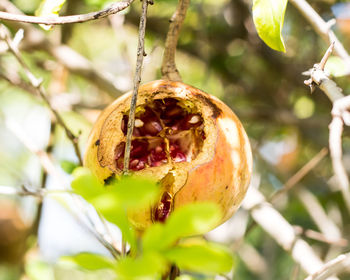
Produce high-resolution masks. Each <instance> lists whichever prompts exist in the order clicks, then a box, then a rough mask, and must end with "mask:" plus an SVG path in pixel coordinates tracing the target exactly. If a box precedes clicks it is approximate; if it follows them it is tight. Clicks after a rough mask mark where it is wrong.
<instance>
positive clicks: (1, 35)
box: [0, 25, 83, 165]
mask: <svg viewBox="0 0 350 280" xmlns="http://www.w3.org/2000/svg"><path fill="white" fill-rule="evenodd" d="M0 28H1V30H0V39H2V40H4V41H5V42H6V44H7V45H8V48H9V51H10V52H11V53H12V54H13V55H14V57H15V58H16V59H17V61H18V62H19V64H20V65H21V66H22V68H23V70H24V72H25V74H26V76H27V78H28V80H29V83H30V85H31V87H33V88H34V89H35V91H36V93H37V94H38V95H39V96H40V97H41V98H42V99H43V100H44V102H45V103H46V104H47V106H48V107H49V108H50V110H51V112H52V113H53V114H54V116H55V118H56V120H57V123H58V124H60V125H61V126H62V127H63V129H64V131H65V133H66V135H67V137H68V139H69V140H70V141H71V142H72V144H73V147H74V151H75V154H76V155H77V158H78V160H79V164H80V165H83V160H82V157H81V154H80V150H79V145H78V140H79V139H78V137H76V136H75V135H74V134H73V132H72V131H71V130H70V129H69V128H68V127H67V125H66V123H65V122H64V120H63V119H62V117H61V115H60V114H59V113H58V112H57V111H56V110H55V109H54V108H53V107H52V105H51V103H50V101H49V99H48V98H47V97H46V93H45V89H44V88H43V87H42V86H41V83H42V81H41V80H40V79H37V78H36V77H35V75H34V74H33V73H32V72H31V70H30V69H29V67H28V65H27V64H26V63H25V61H24V60H23V57H22V55H21V53H20V52H19V50H18V47H17V46H18V44H14V42H13V41H12V39H11V38H10V36H9V35H8V32H7V30H6V28H5V27H4V26H3V25H1V26H0ZM22 83H23V81H22ZM31 91H32V90H31Z"/></svg>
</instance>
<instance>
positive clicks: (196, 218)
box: [165, 202, 222, 238]
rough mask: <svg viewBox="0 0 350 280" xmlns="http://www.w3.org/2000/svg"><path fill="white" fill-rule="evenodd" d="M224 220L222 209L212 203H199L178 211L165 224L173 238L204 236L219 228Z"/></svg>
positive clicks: (183, 207) (167, 232)
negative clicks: (216, 227) (222, 219)
mask: <svg viewBox="0 0 350 280" xmlns="http://www.w3.org/2000/svg"><path fill="white" fill-rule="evenodd" d="M221 218H222V213H221V209H220V207H219V206H218V205H217V204H216V203H212V202H197V203H191V204H187V205H185V206H182V207H180V208H178V209H176V210H175V211H174V212H173V213H172V214H171V215H170V217H169V219H168V220H167V222H166V224H165V228H166V234H167V235H169V236H173V238H178V237H186V236H191V235H197V234H203V233H206V232H208V231H210V230H212V229H213V228H214V227H215V226H217V225H218V224H219V222H220V220H221Z"/></svg>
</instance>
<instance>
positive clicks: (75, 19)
mask: <svg viewBox="0 0 350 280" xmlns="http://www.w3.org/2000/svg"><path fill="white" fill-rule="evenodd" d="M133 1H134V0H127V1H122V2H117V3H113V4H111V5H110V6H109V7H107V8H105V9H103V10H100V11H97V12H92V13H88V14H82V15H73V16H61V17H55V16H47V17H36V16H27V15H18V14H12V13H7V12H1V11H0V19H2V20H9V21H17V22H25V23H37V24H47V25H57V24H67V23H81V22H86V21H91V20H97V19H101V18H105V17H108V16H109V15H113V14H116V13H118V12H120V11H122V10H125V9H126V8H127V7H129V6H130V4H131V3H132V2H133Z"/></svg>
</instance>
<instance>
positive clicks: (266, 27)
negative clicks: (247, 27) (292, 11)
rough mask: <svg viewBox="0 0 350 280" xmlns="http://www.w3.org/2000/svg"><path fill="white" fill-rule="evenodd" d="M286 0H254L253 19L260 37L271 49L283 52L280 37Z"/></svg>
mask: <svg viewBox="0 0 350 280" xmlns="http://www.w3.org/2000/svg"><path fill="white" fill-rule="evenodd" d="M287 2H288V0H254V1H253V20H254V23H255V27H256V29H257V31H258V34H259V36H260V38H261V39H262V40H263V41H264V42H265V43H266V44H267V45H268V46H269V47H271V48H272V49H274V50H277V51H283V52H285V51H286V49H285V46H284V41H283V38H282V27H283V22H284V13H285V11H286V7H287Z"/></svg>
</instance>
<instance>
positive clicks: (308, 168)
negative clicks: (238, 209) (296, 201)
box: [268, 148, 328, 203]
mask: <svg viewBox="0 0 350 280" xmlns="http://www.w3.org/2000/svg"><path fill="white" fill-rule="evenodd" d="M327 154H328V149H327V148H323V149H322V150H321V151H319V152H318V153H317V154H316V155H315V156H314V157H313V158H312V159H311V160H309V161H308V162H307V163H306V164H305V165H304V166H303V167H302V168H301V169H299V170H298V172H296V173H295V174H294V175H293V176H292V177H290V178H289V179H288V181H287V182H286V183H285V184H284V185H283V187H282V188H281V189H279V190H277V191H275V192H274V193H273V194H272V195H271V196H270V197H269V199H268V201H269V202H271V203H274V202H275V201H276V199H277V198H278V197H279V196H280V195H281V194H283V193H285V192H288V191H289V190H290V189H291V188H293V187H294V186H295V185H296V184H297V183H299V182H300V180H302V179H303V178H304V177H305V176H306V175H307V174H308V173H309V172H310V171H311V170H312V169H314V168H315V166H316V165H318V164H319V163H320V162H321V160H322V159H323V158H324V157H325V156H326V155H327Z"/></svg>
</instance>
